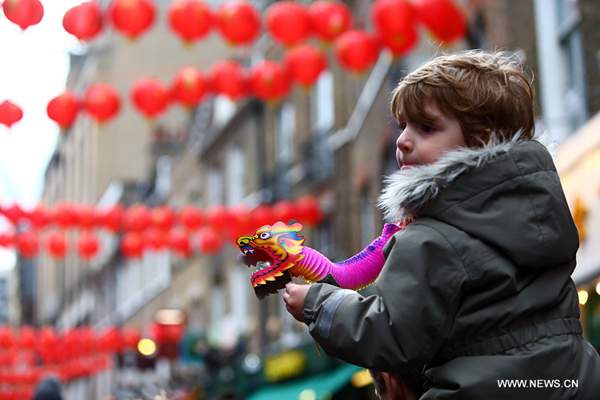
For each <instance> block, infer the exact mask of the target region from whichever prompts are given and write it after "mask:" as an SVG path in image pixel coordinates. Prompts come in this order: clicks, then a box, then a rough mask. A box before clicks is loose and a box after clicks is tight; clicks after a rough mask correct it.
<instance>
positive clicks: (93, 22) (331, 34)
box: [0, 0, 466, 131]
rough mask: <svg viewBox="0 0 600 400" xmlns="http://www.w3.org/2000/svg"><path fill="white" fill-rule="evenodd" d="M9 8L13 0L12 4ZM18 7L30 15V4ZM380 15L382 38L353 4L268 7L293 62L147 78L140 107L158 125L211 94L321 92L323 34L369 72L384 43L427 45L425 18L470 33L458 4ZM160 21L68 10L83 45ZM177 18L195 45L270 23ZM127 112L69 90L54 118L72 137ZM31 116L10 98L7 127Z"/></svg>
mask: <svg viewBox="0 0 600 400" xmlns="http://www.w3.org/2000/svg"><path fill="white" fill-rule="evenodd" d="M7 3H10V2H5V3H4V5H5V6H6V4H7ZM14 3H15V4H19V7H23V9H25V8H26V7H25V2H24V1H23V0H14ZM27 4H29V3H27ZM21 12H23V11H21ZM371 13H372V19H373V23H374V26H375V33H370V32H366V31H363V30H357V29H351V24H352V16H351V14H350V11H349V9H348V7H347V6H346V5H344V4H343V3H339V2H335V1H327V0H320V1H316V2H313V3H311V4H310V5H308V6H306V5H303V4H301V3H295V2H290V1H281V2H277V3H275V4H273V5H271V6H270V7H269V8H268V9H267V12H266V16H265V21H266V27H267V30H268V31H269V33H270V34H271V35H272V36H273V38H274V40H275V41H277V42H278V43H280V44H282V45H283V46H286V47H291V46H296V47H293V48H291V49H289V50H288V51H286V52H285V54H284V59H283V62H281V63H280V62H277V61H273V60H266V61H264V62H261V63H259V64H257V65H255V66H253V67H252V68H251V69H250V70H245V69H244V68H243V67H241V66H240V65H239V64H237V63H235V62H233V61H222V62H218V63H216V64H214V65H213V67H212V68H211V70H210V71H209V72H208V73H206V74H204V73H202V72H201V71H199V70H198V69H196V68H195V67H185V68H182V69H181V70H180V71H179V72H178V73H177V75H176V76H175V78H174V79H173V80H172V83H171V84H170V85H165V84H163V83H162V82H160V81H159V80H157V79H154V78H150V77H144V78H141V79H139V80H138V81H136V82H134V84H133V85H132V87H131V89H130V97H131V101H132V103H133V105H134V106H135V108H136V109H137V110H138V111H139V112H140V113H141V114H142V115H144V116H145V117H146V118H148V119H153V118H156V117H158V116H160V114H162V113H163V112H164V111H166V110H167V108H168V107H169V106H170V105H171V103H173V102H176V103H179V104H181V105H182V106H184V107H194V106H197V105H198V104H199V103H200V102H201V101H202V100H203V99H204V98H205V97H206V95H208V94H211V93H213V94H218V95H224V96H227V97H229V98H231V99H232V100H234V101H235V100H239V99H241V98H244V97H246V96H250V95H253V96H255V97H256V98H258V99H261V100H263V101H267V102H273V101H277V100H280V99H281V98H282V97H284V96H286V95H287V94H288V93H289V90H290V87H291V85H292V83H297V84H300V85H303V86H305V87H310V86H311V85H314V84H315V82H316V81H317V79H318V77H319V75H320V73H321V72H323V71H324V70H325V69H326V68H327V62H326V57H325V55H324V53H323V52H322V51H321V50H320V49H317V48H316V47H313V46H310V45H307V44H304V45H300V44H301V43H303V42H304V41H305V40H307V38H308V37H310V36H311V35H313V34H314V35H315V36H316V37H318V38H319V39H320V40H323V41H325V42H333V46H334V54H335V57H336V58H337V60H338V62H339V63H340V65H341V66H342V67H343V68H344V69H346V70H348V71H351V72H354V73H358V74H360V73H363V72H364V71H366V70H368V69H369V68H370V67H371V66H372V65H373V64H374V62H375V61H376V60H377V57H378V56H379V51H380V50H381V47H382V46H383V47H385V48H387V49H388V50H389V51H391V52H392V54H393V55H394V56H401V55H404V54H406V53H407V52H408V51H410V50H411V49H412V48H413V47H414V45H415V44H416V42H417V39H418V33H417V22H418V21H420V22H421V23H422V24H423V25H424V26H426V27H427V29H428V30H429V31H430V32H431V34H432V35H433V36H435V37H436V38H438V39H439V40H440V41H442V42H443V43H451V42H453V41H455V40H457V39H459V38H461V37H463V36H464V34H465V30H466V22H465V17H464V15H463V14H462V13H461V11H460V10H459V9H458V7H456V5H455V4H454V2H453V1H452V0H417V1H414V2H409V1H408V0H377V1H376V2H375V3H374V4H373V7H372V10H371ZM155 14H156V11H155V10H154V5H153V3H152V1H150V0H132V1H129V0H127V1H121V0H114V1H113V2H112V3H111V5H110V7H109V9H108V15H107V16H104V15H103V14H102V11H101V9H100V7H99V6H98V4H97V3H95V2H93V1H88V2H85V3H82V4H80V5H78V6H76V7H73V8H71V9H70V10H69V11H67V13H66V14H65V17H64V19H63V25H64V26H65V29H66V30H67V31H68V32H70V33H72V34H74V35H76V36H77V37H79V38H80V39H81V40H90V39H92V38H94V37H96V36H97V34H98V33H99V32H100V31H101V29H102V27H103V26H104V22H103V19H104V18H109V19H110V20H111V22H112V24H113V25H114V26H115V28H116V29H117V30H118V31H119V32H122V33H123V34H124V35H127V36H128V37H130V38H136V37H138V36H139V35H141V34H142V33H143V31H144V30H145V29H147V28H148V27H149V26H150V25H151V24H152V21H153V20H154V18H155ZM168 20H169V24H170V26H171V28H172V29H173V30H174V32H176V34H177V35H178V36H180V37H181V38H183V40H185V41H186V42H188V43H191V42H193V41H196V40H199V39H201V38H202V37H204V36H206V35H207V34H208V33H209V31H210V29H212V28H213V27H214V26H216V27H217V29H218V30H219V31H220V33H221V34H222V35H223V36H224V37H225V38H226V40H227V41H228V42H231V43H232V44H236V45H240V44H250V43H251V42H252V41H253V40H254V39H255V37H256V36H257V35H258V33H259V31H260V27H261V21H260V16H259V15H258V13H257V12H256V10H255V9H254V8H253V6H252V5H251V4H249V3H247V2H246V1H245V0H236V1H228V2H225V3H223V4H222V5H221V6H220V7H219V9H218V10H217V11H216V12H214V13H213V11H212V10H211V9H210V7H208V6H207V5H205V4H204V3H202V1H200V0H176V1H173V3H172V4H171V6H170V8H169V11H168ZM120 109H121V99H120V97H119V93H118V92H117V91H116V90H115V89H114V88H113V87H111V86H110V85H108V84H106V83H102V82H99V83H95V84H92V85H91V86H90V87H88V89H87V91H86V92H85V93H84V95H83V97H82V99H78V98H76V97H75V96H74V95H73V94H72V93H71V92H69V91H65V92H64V93H62V94H60V95H58V96H57V97H55V98H54V99H52V100H50V102H49V103H48V106H47V113H48V116H49V117H50V118H51V119H52V120H54V121H55V122H56V123H57V124H58V125H59V126H60V127H61V128H62V129H63V131H66V130H67V129H68V128H69V127H70V126H71V125H72V124H73V122H74V121H75V119H76V117H77V115H78V113H79V112H80V111H82V110H83V111H85V112H86V113H87V114H88V115H89V116H90V117H91V118H93V119H94V120H95V121H97V122H98V123H100V124H102V123H106V122H108V121H110V120H111V119H112V118H114V117H115V116H116V115H118V113H119V111H120ZM22 115H23V113H22V111H21V109H20V108H19V107H18V106H17V105H15V104H13V103H11V102H10V101H5V102H3V103H0V123H2V124H4V125H6V126H8V127H10V126H11V125H12V124H14V123H16V122H17V121H19V120H20V119H21V118H22Z"/></svg>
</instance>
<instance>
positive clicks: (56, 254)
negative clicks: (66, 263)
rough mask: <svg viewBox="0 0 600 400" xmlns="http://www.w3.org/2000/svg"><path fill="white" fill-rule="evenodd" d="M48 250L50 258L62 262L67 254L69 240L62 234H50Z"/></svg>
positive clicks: (47, 238) (47, 240)
mask: <svg viewBox="0 0 600 400" xmlns="http://www.w3.org/2000/svg"><path fill="white" fill-rule="evenodd" d="M46 249H47V250H48V253H50V256H51V257H52V258H54V259H56V260H62V259H63V258H65V254H66V253H67V239H66V238H65V234H64V233H61V232H50V233H49V234H48V236H47V237H46Z"/></svg>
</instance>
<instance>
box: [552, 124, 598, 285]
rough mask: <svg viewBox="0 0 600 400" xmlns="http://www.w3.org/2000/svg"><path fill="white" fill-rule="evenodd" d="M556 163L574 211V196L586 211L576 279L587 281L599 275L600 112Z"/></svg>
mask: <svg viewBox="0 0 600 400" xmlns="http://www.w3.org/2000/svg"><path fill="white" fill-rule="evenodd" d="M555 162H556V167H557V169H558V173H559V175H560V179H561V183H562V186H563V189H564V192H565V197H566V198H567V201H568V202H569V205H570V207H571V210H573V206H574V203H575V199H579V201H580V202H581V204H583V206H584V207H585V208H586V210H587V218H586V219H585V230H586V239H585V242H584V243H582V244H581V245H580V248H579V252H578V254H577V267H576V268H575V272H573V280H574V281H575V283H576V284H583V283H588V282H591V281H592V280H594V279H596V278H597V277H598V276H600V201H599V200H600V114H597V115H596V116H595V117H594V118H592V119H590V120H589V121H588V122H587V124H585V125H584V126H583V127H582V128H581V129H579V131H577V132H576V133H575V134H574V135H573V137H571V138H570V139H569V140H567V141H566V142H565V143H564V144H563V145H561V146H560V148H559V149H558V152H557V153H556V157H555Z"/></svg>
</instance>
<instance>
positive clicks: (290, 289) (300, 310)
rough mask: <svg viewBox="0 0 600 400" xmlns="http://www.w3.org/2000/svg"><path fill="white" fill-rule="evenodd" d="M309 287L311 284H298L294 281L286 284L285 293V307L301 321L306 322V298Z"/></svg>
mask: <svg viewBox="0 0 600 400" xmlns="http://www.w3.org/2000/svg"><path fill="white" fill-rule="evenodd" d="M309 288H310V286H309V285H298V284H296V283H292V282H290V283H288V284H287V285H285V293H284V294H283V301H285V308H286V309H287V310H288V312H289V313H290V314H292V316H293V317H294V318H296V319H297V320H298V321H300V322H304V299H305V298H306V294H307V293H308V289H309Z"/></svg>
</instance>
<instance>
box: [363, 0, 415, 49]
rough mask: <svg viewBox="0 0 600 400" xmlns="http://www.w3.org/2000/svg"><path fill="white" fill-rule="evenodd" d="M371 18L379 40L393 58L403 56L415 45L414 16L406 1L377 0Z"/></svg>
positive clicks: (410, 6)
mask: <svg viewBox="0 0 600 400" xmlns="http://www.w3.org/2000/svg"><path fill="white" fill-rule="evenodd" d="M372 17H373V23H374V24H375V27H376V29H377V32H378V35H379V39H380V40H381V42H382V43H383V44H384V45H385V46H386V47H387V48H389V49H390V51H391V52H392V54H394V55H395V56H400V55H402V54H405V53H406V52H408V51H409V50H410V49H412V48H413V47H414V45H415V44H416V42H417V38H418V35H417V29H416V26H415V19H416V16H415V13H414V9H413V6H412V5H411V3H409V2H408V1H407V0H378V1H377V2H376V3H375V4H374V5H373V9H372Z"/></svg>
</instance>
